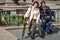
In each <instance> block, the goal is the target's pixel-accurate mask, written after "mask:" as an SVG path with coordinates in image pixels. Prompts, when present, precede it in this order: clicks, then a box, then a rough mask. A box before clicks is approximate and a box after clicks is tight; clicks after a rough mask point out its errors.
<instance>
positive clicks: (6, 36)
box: [0, 27, 18, 40]
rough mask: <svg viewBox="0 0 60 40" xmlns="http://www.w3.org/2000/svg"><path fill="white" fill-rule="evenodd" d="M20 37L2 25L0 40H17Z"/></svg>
mask: <svg viewBox="0 0 60 40" xmlns="http://www.w3.org/2000/svg"><path fill="white" fill-rule="evenodd" d="M17 39H18V38H17V37H16V36H14V35H12V34H11V33H10V32H8V31H6V30H5V29H3V28H1V27H0V40H17Z"/></svg>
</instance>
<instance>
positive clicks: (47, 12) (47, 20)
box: [39, 1, 52, 35]
mask: <svg viewBox="0 0 60 40" xmlns="http://www.w3.org/2000/svg"><path fill="white" fill-rule="evenodd" d="M39 9H40V19H41V21H42V27H43V31H44V33H45V35H47V34H48V32H49V29H50V27H51V24H52V16H51V9H50V8H49V7H48V6H47V5H46V2H45V1H42V2H41V6H40V7H39Z"/></svg>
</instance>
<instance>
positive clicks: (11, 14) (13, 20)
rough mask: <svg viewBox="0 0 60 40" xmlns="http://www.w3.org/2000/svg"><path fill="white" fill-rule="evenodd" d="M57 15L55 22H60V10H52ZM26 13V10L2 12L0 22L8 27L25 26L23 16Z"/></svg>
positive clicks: (0, 12) (0, 11)
mask: <svg viewBox="0 0 60 40" xmlns="http://www.w3.org/2000/svg"><path fill="white" fill-rule="evenodd" d="M51 10H52V11H54V13H55V21H56V22H60V9H51ZM25 13H26V9H16V10H2V9H1V10H0V20H2V21H3V22H5V23H6V25H18V26H19V25H20V24H23V22H24V19H23V15H24V14H25Z"/></svg>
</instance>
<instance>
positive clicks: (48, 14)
mask: <svg viewBox="0 0 60 40" xmlns="http://www.w3.org/2000/svg"><path fill="white" fill-rule="evenodd" d="M39 10H40V18H44V16H50V19H48V20H51V9H50V8H49V7H48V6H46V9H45V13H46V15H45V14H44V10H43V8H42V7H41V6H40V7H39Z"/></svg>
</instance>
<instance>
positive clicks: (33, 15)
mask: <svg viewBox="0 0 60 40" xmlns="http://www.w3.org/2000/svg"><path fill="white" fill-rule="evenodd" d="M38 6H39V3H38V2H37V1H35V2H34V3H33V6H31V7H29V8H28V11H27V12H26V14H25V15H24V18H28V17H29V20H28V23H31V24H32V25H33V28H32V32H31V34H30V35H31V38H32V39H34V36H35V31H36V26H37V24H39V20H40V11H39V8H38ZM29 13H30V14H29Z"/></svg>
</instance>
